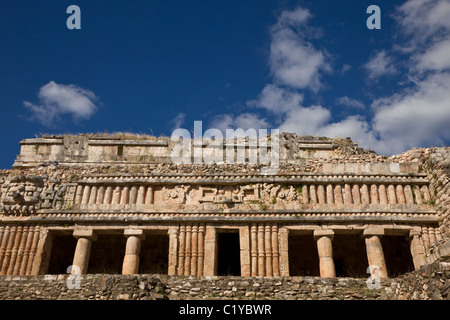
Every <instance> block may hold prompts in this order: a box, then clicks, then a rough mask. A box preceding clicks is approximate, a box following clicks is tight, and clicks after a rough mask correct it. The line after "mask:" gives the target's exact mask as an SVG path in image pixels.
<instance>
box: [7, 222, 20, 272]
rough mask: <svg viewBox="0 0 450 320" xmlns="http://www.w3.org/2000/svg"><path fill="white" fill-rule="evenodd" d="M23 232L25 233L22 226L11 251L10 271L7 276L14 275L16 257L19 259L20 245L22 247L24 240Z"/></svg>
mask: <svg viewBox="0 0 450 320" xmlns="http://www.w3.org/2000/svg"><path fill="white" fill-rule="evenodd" d="M22 231H23V227H22V226H18V227H17V232H16V237H15V239H14V244H13V247H12V250H11V258H10V261H9V266H8V271H7V273H6V274H8V275H11V274H14V272H13V271H14V266H15V263H16V257H17V252H18V249H19V245H20V240H21V238H22Z"/></svg>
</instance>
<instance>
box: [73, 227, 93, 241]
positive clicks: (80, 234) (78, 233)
mask: <svg viewBox="0 0 450 320" xmlns="http://www.w3.org/2000/svg"><path fill="white" fill-rule="evenodd" d="M73 236H74V237H75V238H77V239H79V238H86V239H89V240H92V241H95V240H97V234H96V233H95V232H94V230H92V229H75V230H74V231H73Z"/></svg>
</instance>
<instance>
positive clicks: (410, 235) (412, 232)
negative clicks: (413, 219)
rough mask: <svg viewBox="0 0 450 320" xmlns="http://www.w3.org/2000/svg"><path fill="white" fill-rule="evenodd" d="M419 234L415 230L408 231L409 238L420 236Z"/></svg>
mask: <svg viewBox="0 0 450 320" xmlns="http://www.w3.org/2000/svg"><path fill="white" fill-rule="evenodd" d="M420 234H421V232H420V231H419V230H416V229H411V230H409V237H410V238H412V237H414V236H420Z"/></svg>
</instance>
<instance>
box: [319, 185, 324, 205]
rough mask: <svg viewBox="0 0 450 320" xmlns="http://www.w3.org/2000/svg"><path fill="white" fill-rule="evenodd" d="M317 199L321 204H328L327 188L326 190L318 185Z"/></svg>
mask: <svg viewBox="0 0 450 320" xmlns="http://www.w3.org/2000/svg"><path fill="white" fill-rule="evenodd" d="M317 198H318V200H319V203H320V204H325V203H326V199H325V188H324V186H323V185H318V186H317Z"/></svg>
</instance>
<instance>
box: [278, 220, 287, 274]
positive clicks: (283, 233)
mask: <svg viewBox="0 0 450 320" xmlns="http://www.w3.org/2000/svg"><path fill="white" fill-rule="evenodd" d="M278 235H279V239H280V240H279V241H280V242H279V248H280V251H279V254H280V276H281V277H288V276H289V252H288V247H289V243H288V241H289V230H288V229H287V228H286V227H281V228H280V230H279V232H278Z"/></svg>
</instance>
